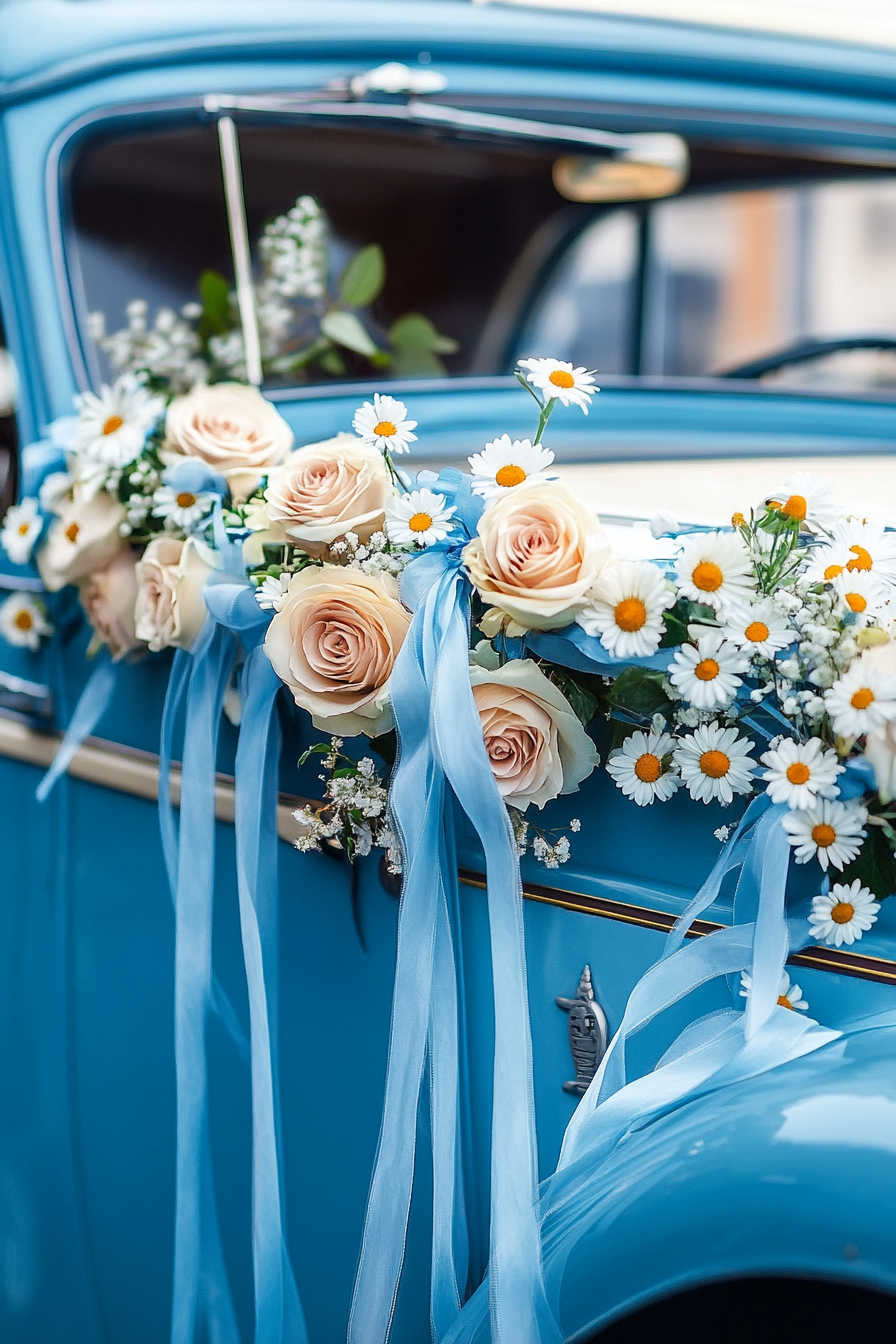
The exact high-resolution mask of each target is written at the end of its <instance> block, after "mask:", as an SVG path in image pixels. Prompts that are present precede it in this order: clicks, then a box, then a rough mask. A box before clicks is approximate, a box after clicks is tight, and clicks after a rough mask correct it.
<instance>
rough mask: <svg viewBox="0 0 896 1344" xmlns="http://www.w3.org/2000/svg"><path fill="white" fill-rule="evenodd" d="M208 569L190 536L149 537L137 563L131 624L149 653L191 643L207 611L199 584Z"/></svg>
mask: <svg viewBox="0 0 896 1344" xmlns="http://www.w3.org/2000/svg"><path fill="white" fill-rule="evenodd" d="M211 573H213V570H212V568H211V566H210V565H208V564H207V563H206V562H205V560H204V559H203V558H202V554H201V552H200V550H199V547H198V545H197V543H196V541H195V540H194V539H193V538H192V537H190V538H188V540H187V541H177V540H176V539H175V538H174V537H154V538H153V540H152V541H151V542H150V543H149V545H148V546H147V548H146V550H145V551H144V553H143V559H142V560H140V561H138V563H137V602H136V608H135V629H136V635H137V638H138V639H140V640H143V641H145V643H147V644H148V645H149V647H150V649H151V650H152V651H153V653H158V652H159V650H160V649H168V648H171V647H172V646H176V647H178V648H181V649H187V648H189V646H190V645H191V644H192V643H193V640H194V639H195V638H196V636H197V635H198V634H199V631H200V630H201V629H202V625H203V622H204V621H205V617H206V614H207V613H206V606H205V602H204V600H203V596H202V590H203V588H204V587H205V584H206V580H207V579H208V576H209V575H210V574H211Z"/></svg>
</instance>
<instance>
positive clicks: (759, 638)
mask: <svg viewBox="0 0 896 1344" xmlns="http://www.w3.org/2000/svg"><path fill="white" fill-rule="evenodd" d="M724 633H725V638H726V639H727V640H730V641H731V643H732V644H736V645H737V647H738V648H739V649H743V651H744V653H746V654H747V655H748V656H749V657H751V658H753V657H760V658H773V657H774V656H775V654H776V653H779V652H780V651H781V649H786V648H787V647H788V646H789V645H790V644H792V643H793V642H794V640H795V639H796V634H795V633H794V631H793V630H792V629H791V628H790V624H789V622H788V620H787V617H786V616H782V614H781V612H780V611H779V610H778V608H777V607H776V606H775V604H774V602H773V601H772V599H771V598H770V597H763V598H761V599H760V600H759V601H758V602H750V603H744V605H743V606H739V607H735V608H732V610H731V611H730V612H729V613H728V616H727V624H726V626H725V632H724Z"/></svg>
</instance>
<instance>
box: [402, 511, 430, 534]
mask: <svg viewBox="0 0 896 1344" xmlns="http://www.w3.org/2000/svg"><path fill="white" fill-rule="evenodd" d="M408 527H409V528H410V529H411V531H412V532H426V531H427V530H428V529H429V528H430V527H432V519H431V518H430V516H429V514H428V513H415V514H414V516H413V518H409V519H408Z"/></svg>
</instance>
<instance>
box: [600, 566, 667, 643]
mask: <svg viewBox="0 0 896 1344" xmlns="http://www.w3.org/2000/svg"><path fill="white" fill-rule="evenodd" d="M674 604H675V594H674V593H673V592H671V591H670V590H669V588H668V587H667V585H666V580H665V578H664V576H663V571H662V570H661V569H660V568H659V566H658V565H652V564H651V563H650V562H649V561H648V560H618V561H617V562H616V563H615V564H612V565H607V567H606V568H605V569H604V570H603V571H602V572H601V574H600V577H599V578H598V580H597V583H595V585H594V587H593V588H591V590H590V591H589V593H588V605H587V606H586V607H584V608H583V609H582V610H581V611H580V612H579V613H578V615H577V616H576V621H577V623H578V624H579V625H580V626H581V627H582V629H583V630H584V631H585V633H586V634H588V635H598V636H599V638H600V642H601V644H603V646H604V648H605V649H606V650H607V651H608V652H609V653H611V654H612V655H613V656H614V658H645V657H647V656H648V655H650V654H652V653H656V650H657V648H658V647H659V643H660V640H661V639H662V637H663V614H664V612H665V611H666V610H667V608H668V607H671V606H674Z"/></svg>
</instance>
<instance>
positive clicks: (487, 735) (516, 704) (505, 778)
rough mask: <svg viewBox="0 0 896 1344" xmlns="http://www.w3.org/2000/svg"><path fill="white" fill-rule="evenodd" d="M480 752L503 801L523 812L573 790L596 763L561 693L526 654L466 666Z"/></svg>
mask: <svg viewBox="0 0 896 1344" xmlns="http://www.w3.org/2000/svg"><path fill="white" fill-rule="evenodd" d="M470 680H471V682H472V684H473V699H474V700H475V702H476V708H477V709H478V710H479V721H480V723H481V725H482V736H483V738H484V740H485V750H486V753H487V755H488V759H489V762H490V764H491V767H492V773H493V774H494V776H495V781H496V783H497V785H498V792H499V793H500V794H501V797H502V798H503V799H504V800H505V802H507V803H510V804H511V805H512V806H513V807H517V808H519V809H520V811H524V810H525V808H527V807H528V806H529V804H530V803H534V804H535V806H536V807H544V805H545V803H548V802H550V801H551V799H552V798H556V797H557V796H558V794H561V793H575V792H576V790H577V789H578V787H579V785H580V784H581V782H582V780H583V779H587V777H588V775H590V774H591V772H592V770H593V769H594V767H595V766H596V765H597V763H598V755H597V751H596V750H595V747H594V743H593V742H592V741H591V738H590V737H589V736H588V734H587V733H586V732H585V729H584V728H583V727H582V725H581V723H580V722H579V720H578V719H577V718H576V716H575V714H574V713H573V711H572V708H571V707H570V704H569V701H568V700H567V699H566V697H565V696H564V695H563V694H562V693H561V692H560V691H558V689H557V687H556V686H555V685H554V684H553V683H552V682H550V681H548V679H547V677H546V676H545V675H544V673H543V672H542V671H541V670H540V669H539V667H538V666H537V665H536V664H535V663H533V662H532V660H531V659H529V658H518V659H513V660H512V661H511V662H509V663H505V664H504V666H503V667H495V668H489V667H482V666H480V665H479V664H478V663H477V662H475V661H474V662H473V663H472V665H471V667H470Z"/></svg>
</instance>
